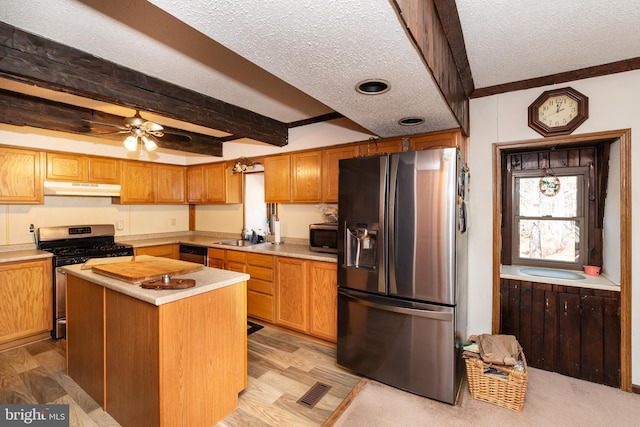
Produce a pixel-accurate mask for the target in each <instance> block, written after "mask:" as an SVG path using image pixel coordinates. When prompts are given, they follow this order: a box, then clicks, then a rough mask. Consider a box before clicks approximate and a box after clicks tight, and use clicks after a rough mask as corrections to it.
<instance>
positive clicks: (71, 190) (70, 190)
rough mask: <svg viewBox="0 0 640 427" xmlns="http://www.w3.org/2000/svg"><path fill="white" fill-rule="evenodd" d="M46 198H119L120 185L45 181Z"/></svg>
mask: <svg viewBox="0 0 640 427" xmlns="http://www.w3.org/2000/svg"><path fill="white" fill-rule="evenodd" d="M44 195H45V196H93V197H119V196H120V185H118V184H94V183H91V182H60V181H45V182H44Z"/></svg>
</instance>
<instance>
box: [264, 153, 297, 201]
mask: <svg viewBox="0 0 640 427" xmlns="http://www.w3.org/2000/svg"><path fill="white" fill-rule="evenodd" d="M264 200H265V202H267V203H277V202H289V201H290V200H291V156H290V155H289V154H285V155H282V156H272V157H266V158H265V159H264Z"/></svg>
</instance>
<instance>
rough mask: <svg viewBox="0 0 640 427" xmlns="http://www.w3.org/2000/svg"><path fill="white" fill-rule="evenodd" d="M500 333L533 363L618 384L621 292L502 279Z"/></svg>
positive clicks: (541, 367)
mask: <svg viewBox="0 0 640 427" xmlns="http://www.w3.org/2000/svg"><path fill="white" fill-rule="evenodd" d="M500 333H502V334H510V335H515V336H516V338H517V339H518V341H519V342H520V344H521V345H522V347H523V350H524V353H525V356H526V357H527V363H528V364H529V365H530V366H532V367H535V368H540V369H545V370H548V371H552V372H558V373H561V374H564V375H568V376H572V377H576V378H581V379H584V380H587V381H592V382H596V383H600V384H606V385H610V386H614V387H619V386H620V294H619V292H614V291H603V290H596V289H588V288H579V287H573V286H561V285H550V284H544V283H533V282H528V281H520V280H512V279H501V281H500Z"/></svg>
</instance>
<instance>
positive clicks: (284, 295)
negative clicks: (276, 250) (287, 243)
mask: <svg viewBox="0 0 640 427" xmlns="http://www.w3.org/2000/svg"><path fill="white" fill-rule="evenodd" d="M307 274H308V269H307V266H306V261H305V260H302V259H297V258H284V257H277V258H276V319H275V321H276V324H278V325H282V326H286V327H288V328H291V329H295V330H297V331H300V332H307V330H308V328H309V309H308V304H309V286H308V279H307Z"/></svg>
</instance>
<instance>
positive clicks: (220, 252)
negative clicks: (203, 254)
mask: <svg viewBox="0 0 640 427" xmlns="http://www.w3.org/2000/svg"><path fill="white" fill-rule="evenodd" d="M211 258H216V259H221V260H223V261H224V249H217V248H209V259H211Z"/></svg>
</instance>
